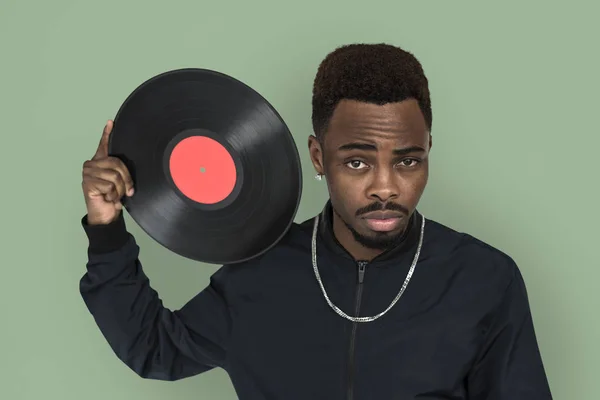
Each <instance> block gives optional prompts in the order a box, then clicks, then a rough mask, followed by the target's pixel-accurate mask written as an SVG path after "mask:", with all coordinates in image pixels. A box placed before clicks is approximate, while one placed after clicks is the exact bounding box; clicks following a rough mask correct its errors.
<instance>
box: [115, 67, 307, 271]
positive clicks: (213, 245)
mask: <svg viewBox="0 0 600 400" xmlns="http://www.w3.org/2000/svg"><path fill="white" fill-rule="evenodd" d="M109 154H110V155H111V156H114V157H118V158H120V159H121V160H122V161H123V162H124V163H125V165H126V166H127V167H128V169H129V171H130V173H131V176H132V178H133V181H134V187H135V194H134V195H133V196H132V197H130V198H126V199H124V206H125V208H126V210H127V212H128V213H129V214H130V215H131V217H132V218H133V220H134V221H135V222H136V223H137V224H138V225H139V226H140V227H141V228H142V229H143V230H144V231H145V232H146V233H147V234H148V235H149V236H150V237H151V238H153V239H154V240H155V241H157V242H158V243H160V244H161V245H162V246H164V247H166V248H167V249H169V250H170V251H173V252H174V253H176V254H179V255H181V256H183V257H186V258H189V259H193V260H196V261H201V262H207V263H213V264H233V263H239V262H242V261H246V260H249V259H251V258H254V257H256V256H259V255H261V254H263V253H264V252H266V251H267V250H269V249H270V248H272V247H273V246H274V245H275V244H277V242H278V241H279V240H280V239H281V238H282V237H283V236H284V235H285V234H286V233H287V231H288V229H289V227H290V226H291V224H292V223H293V220H294V218H295V215H296V212H297V209H298V205H299V202H300V197H301V192H302V171H301V164H300V157H299V154H298V150H297V147H296V145H295V142H294V139H293V137H292V135H291V133H290V131H289V129H288V127H287V126H286V124H285V123H284V121H283V119H282V118H281V116H280V115H279V114H278V113H277V111H276V110H275V109H274V108H273V107H272V106H271V105H270V104H269V103H268V102H267V101H266V100H265V99H264V98H263V97H262V96H261V95H260V94H258V93H257V92H256V91H254V90H253V89H252V88H250V87H249V86H247V85H246V84H244V83H242V82H240V81H239V80H237V79H234V78H232V77H230V76H227V75H225V74H222V73H219V72H215V71H211V70H206V69H194V68H190V69H180V70H174V71H169V72H165V73H162V74H160V75H157V76H155V77H153V78H151V79H149V80H147V81H146V82H144V83H143V84H141V85H140V86H139V87H138V88H137V89H135V90H134V91H133V93H131V95H129V97H128V98H127V99H126V100H125V102H124V103H123V105H122V106H121V108H120V109H119V111H118V113H117V115H116V117H115V121H114V127H113V132H112V133H111V135H110V143H109Z"/></svg>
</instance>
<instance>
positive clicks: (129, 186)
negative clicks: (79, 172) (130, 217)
mask: <svg viewBox="0 0 600 400" xmlns="http://www.w3.org/2000/svg"><path fill="white" fill-rule="evenodd" d="M112 128H113V121H112V120H110V121H108V123H107V124H106V126H105V127H104V131H103V132H102V138H101V139H100V144H99V145H98V149H97V150H96V154H94V157H93V158H92V159H91V160H88V161H86V162H84V163H83V182H82V186H83V195H84V197H85V204H86V207H87V221H88V224H90V225H98V224H109V223H111V222H113V221H114V220H116V219H117V217H118V216H119V213H120V212H121V210H122V209H123V205H122V204H121V198H122V197H123V196H131V195H133V180H132V179H131V175H130V174H129V171H128V170H127V167H126V166H125V164H123V162H122V161H121V160H119V159H118V158H116V157H109V156H108V138H109V136H110V133H111V131H112Z"/></svg>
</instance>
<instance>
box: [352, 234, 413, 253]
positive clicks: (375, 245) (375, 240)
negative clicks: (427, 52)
mask: <svg viewBox="0 0 600 400" xmlns="http://www.w3.org/2000/svg"><path fill="white" fill-rule="evenodd" d="M351 232H352V235H353V236H354V240H356V241H357V242H358V243H360V244H361V245H363V246H364V247H367V248H369V249H374V250H387V249H389V248H391V247H394V246H396V245H397V244H398V243H399V242H400V241H401V240H402V236H403V234H402V231H401V230H394V231H369V233H368V234H363V233H360V232H358V231H357V230H355V229H351Z"/></svg>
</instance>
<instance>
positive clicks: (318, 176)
mask: <svg viewBox="0 0 600 400" xmlns="http://www.w3.org/2000/svg"><path fill="white" fill-rule="evenodd" d="M315 179H316V180H318V181H320V180H322V179H323V174H317V175H315Z"/></svg>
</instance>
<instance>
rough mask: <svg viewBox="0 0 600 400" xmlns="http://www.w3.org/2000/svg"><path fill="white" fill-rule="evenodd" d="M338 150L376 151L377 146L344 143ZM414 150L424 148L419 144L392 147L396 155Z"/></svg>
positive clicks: (417, 150) (423, 150)
mask: <svg viewBox="0 0 600 400" xmlns="http://www.w3.org/2000/svg"><path fill="white" fill-rule="evenodd" d="M338 150H340V151H349V150H365V151H377V147H376V146H374V145H372V144H368V143H346V144H343V145H341V146H340V147H338ZM415 152H425V149H424V148H422V147H421V146H410V147H405V148H403V149H394V154H395V155H398V156H403V155H406V154H410V153H415Z"/></svg>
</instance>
